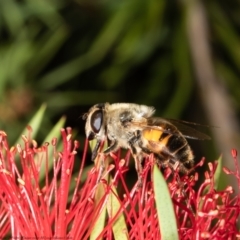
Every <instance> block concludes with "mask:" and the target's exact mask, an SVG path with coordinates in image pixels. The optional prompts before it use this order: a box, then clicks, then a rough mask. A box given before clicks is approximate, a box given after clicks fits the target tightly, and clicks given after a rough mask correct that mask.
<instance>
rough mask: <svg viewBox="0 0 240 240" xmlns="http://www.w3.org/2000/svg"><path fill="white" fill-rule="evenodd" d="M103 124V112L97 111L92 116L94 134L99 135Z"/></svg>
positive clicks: (91, 122)
mask: <svg viewBox="0 0 240 240" xmlns="http://www.w3.org/2000/svg"><path fill="white" fill-rule="evenodd" d="M102 122H103V111H102V110H97V111H95V112H94V113H93V114H92V117H91V121H90V124H91V128H92V131H93V132H94V133H99V131H100V129H101V126H102Z"/></svg>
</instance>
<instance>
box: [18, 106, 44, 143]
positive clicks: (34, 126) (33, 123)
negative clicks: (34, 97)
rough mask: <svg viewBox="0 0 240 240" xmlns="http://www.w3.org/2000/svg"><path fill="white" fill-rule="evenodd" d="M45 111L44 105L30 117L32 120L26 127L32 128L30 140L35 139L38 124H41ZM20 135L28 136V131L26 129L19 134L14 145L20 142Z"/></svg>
mask: <svg viewBox="0 0 240 240" xmlns="http://www.w3.org/2000/svg"><path fill="white" fill-rule="evenodd" d="M45 110H46V104H42V106H41V107H40V109H39V110H38V111H37V113H36V114H35V115H34V116H33V117H32V119H31V120H30V122H29V123H28V125H29V126H31V128H32V133H31V137H32V139H34V138H35V136H36V134H37V132H38V130H39V128H40V124H41V122H42V119H43V116H44V113H45ZM22 135H28V130H27V129H26V128H25V129H24V130H23V131H22V133H21V134H20V137H19V138H18V139H17V141H16V144H17V143H19V142H21V140H22Z"/></svg>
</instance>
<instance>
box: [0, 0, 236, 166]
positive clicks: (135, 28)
mask: <svg viewBox="0 0 240 240" xmlns="http://www.w3.org/2000/svg"><path fill="white" fill-rule="evenodd" d="M239 16H240V3H239V2H238V1H234V0H229V1H219V0H211V1H209V0H208V1H198V0H196V1H156V0H148V1H139V0H138V1H137V0H121V1H120V0H118V1H114V0H111V1H110V0H109V1H108V0H102V1H96V0H94V1H93V0H75V1H74V0H58V1H57V0H55V1H54V0H34V1H31V0H28V1H27V0H21V1H20V0H19V1H17V0H7V1H6V0H0V40H1V41H0V128H1V129H3V130H4V131H6V132H7V134H8V138H9V141H10V143H12V144H13V143H14V142H15V141H16V139H17V138H18V136H19V134H20V133H21V131H22V130H23V129H24V128H25V126H26V125H27V123H28V121H29V119H30V118H31V117H32V116H33V115H34V113H36V111H37V110H38V109H39V107H40V106H41V104H42V103H46V104H47V111H46V113H45V116H44V122H43V124H42V127H41V129H40V132H39V135H38V136H37V140H38V141H39V142H41V141H42V140H43V139H44V136H45V135H46V134H47V133H48V132H49V131H50V129H52V127H53V126H54V124H55V123H56V122H57V121H58V119H59V118H60V117H61V116H63V115H65V116H66V117H67V123H66V126H71V127H73V128H74V129H75V130H76V131H77V132H78V135H77V138H78V140H79V141H80V142H83V141H84V122H83V121H82V119H81V115H82V114H83V113H85V112H86V111H87V110H88V108H89V107H90V106H92V105H93V104H95V103H99V102H110V103H113V102H134V103H139V104H146V105H152V106H155V108H156V109H157V111H156V115H158V116H161V117H167V118H176V119H182V120H187V121H191V122H197V123H201V124H207V125H211V126H215V127H210V128H205V129H204V128H203V129H201V131H203V132H205V133H208V134H209V135H210V136H211V137H212V141H207V142H206V141H205V142H199V141H191V142H190V145H191V146H192V148H193V149H194V153H195V155H196V161H198V160H199V159H200V158H201V157H202V156H205V157H206V158H207V159H208V160H209V161H213V160H215V159H217V158H218V157H219V156H220V154H223V160H224V165H227V166H228V167H229V168H232V164H233V161H232V158H231V155H230V150H231V148H237V149H239V112H240V111H239V108H240V101H239V99H240V81H239V75H240V70H239V69H240V36H239V35H240V34H239V33H240V18H239Z"/></svg>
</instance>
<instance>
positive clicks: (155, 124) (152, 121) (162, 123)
mask: <svg viewBox="0 0 240 240" xmlns="http://www.w3.org/2000/svg"><path fill="white" fill-rule="evenodd" d="M131 124H133V125H135V126H139V127H142V128H143V129H145V128H151V129H155V130H159V131H162V132H163V133H168V134H171V135H180V134H182V135H183V136H184V137H185V138H190V139H196V140H209V139H211V138H210V137H209V136H208V135H206V134H204V133H202V132H199V131H198V130H196V129H194V128H192V127H190V126H189V125H199V124H194V123H189V122H184V121H180V120H174V119H165V118H160V117H153V118H148V119H146V120H144V121H135V120H133V121H131Z"/></svg>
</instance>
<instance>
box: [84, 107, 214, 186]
mask: <svg viewBox="0 0 240 240" xmlns="http://www.w3.org/2000/svg"><path fill="white" fill-rule="evenodd" d="M154 112H155V109H154V107H150V106H146V105H138V104H133V103H114V104H109V103H100V104H96V105H94V106H93V107H91V108H90V109H89V111H88V113H86V114H84V117H83V118H84V120H86V125H85V132H86V136H87V138H88V139H89V140H93V139H96V140H97V143H96V146H95V148H94V150H93V153H92V159H93V160H94V159H95V158H96V156H97V153H98V150H99V148H100V143H101V142H102V141H105V140H108V141H109V142H110V144H109V146H108V147H107V149H105V150H104V151H103V153H104V154H109V153H111V152H115V151H116V150H118V149H119V148H125V149H130V151H131V153H132V155H133V157H134V160H135V167H136V170H137V173H138V178H139V181H140V182H141V172H142V160H143V158H144V157H146V156H148V155H149V154H153V155H154V158H155V159H156V160H157V161H158V163H159V164H160V165H161V166H163V167H170V168H172V169H175V166H176V164H177V165H178V168H179V171H180V172H182V173H184V174H188V172H189V170H190V169H191V168H192V167H193V164H194V156H193V153H192V150H191V148H190V146H189V144H188V142H187V140H186V138H191V139H198V140H207V139H210V138H209V137H208V136H207V135H205V134H203V133H201V132H198V131H197V130H195V129H193V128H191V127H189V126H187V125H186V124H190V123H188V122H184V121H178V120H167V119H164V118H159V117H152V115H153V114H154ZM196 125H197V124H196Z"/></svg>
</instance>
